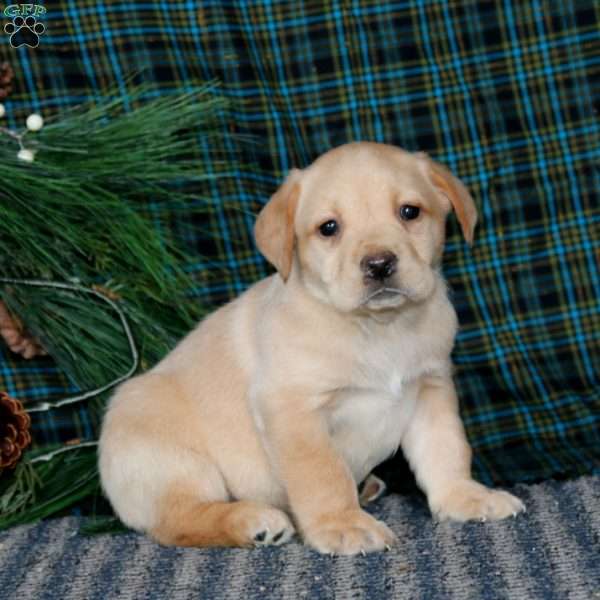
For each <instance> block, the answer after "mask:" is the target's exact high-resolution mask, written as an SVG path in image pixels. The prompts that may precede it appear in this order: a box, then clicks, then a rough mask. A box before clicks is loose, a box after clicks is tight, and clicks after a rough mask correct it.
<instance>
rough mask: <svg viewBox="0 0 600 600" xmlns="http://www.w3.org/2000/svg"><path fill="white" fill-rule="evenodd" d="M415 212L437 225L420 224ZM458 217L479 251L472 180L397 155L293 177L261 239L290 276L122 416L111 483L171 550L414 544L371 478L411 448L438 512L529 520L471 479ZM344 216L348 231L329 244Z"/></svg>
mask: <svg viewBox="0 0 600 600" xmlns="http://www.w3.org/2000/svg"><path fill="white" fill-rule="evenodd" d="M404 204H410V205H413V206H419V207H420V209H421V213H420V215H419V217H418V218H417V219H414V220H410V221H405V220H402V219H401V218H400V217H399V210H400V207H401V206H402V205H404ZM451 208H454V210H455V212H456V214H457V216H458V218H459V220H460V222H461V226H462V228H463V231H464V233H465V237H466V238H467V239H468V240H469V241H470V240H471V239H472V236H473V229H474V226H475V221H476V211H475V206H474V204H473V201H472V199H471V197H470V196H469V194H468V192H467V191H466V189H465V188H464V186H463V185H462V184H461V183H460V182H459V181H458V180H457V179H456V178H455V177H454V176H452V175H451V174H450V173H449V172H448V171H447V170H446V169H444V168H443V167H441V165H438V164H437V163H434V162H433V161H431V160H430V159H428V158H427V156H425V155H423V154H410V153H408V152H405V151H403V150H401V149H399V148H395V147H392V146H385V145H381V144H372V143H356V144H348V145H345V146H341V147H339V148H336V149H334V150H332V151H330V152H328V153H327V154H325V155H323V156H321V157H320V158H319V159H318V160H317V161H315V162H314V163H313V164H312V165H311V166H310V167H308V168H307V169H304V170H302V171H298V170H293V171H292V173H290V175H289V177H288V179H287V180H286V181H285V182H284V184H283V185H282V187H281V188H280V189H279V190H278V192H277V193H276V194H275V195H274V196H273V198H272V199H271V201H270V202H269V203H268V204H267V205H266V207H265V208H264V209H263V211H262V212H261V214H260V215H259V218H258V220H257V225H256V238H257V243H258V246H259V248H260V249H261V251H262V252H263V254H264V255H265V256H266V257H267V258H268V259H269V260H270V261H271V262H272V263H273V264H274V265H275V266H276V267H277V269H278V271H279V273H278V274H275V275H273V276H271V277H268V278H267V279H265V280H263V281H260V282H258V283H257V284H256V285H254V286H252V287H251V288H250V289H249V290H247V291H246V292H245V293H244V294H242V295H241V296H240V297H239V298H237V299H236V300H234V301H233V302H231V303H229V304H227V305H226V306H224V307H222V308H221V309H219V310H217V311H216V312H215V313H213V314H212V315H210V316H209V317H208V318H206V319H205V320H204V321H203V322H201V323H200V324H199V325H198V327H197V328H196V329H195V330H194V331H192V332H191V333H190V334H189V335H188V336H187V337H186V338H185V339H184V340H183V341H182V342H181V343H180V344H179V345H178V346H177V347H176V348H175V349H174V350H173V352H171V353H170V354H169V355H168V356H167V357H166V358H165V359H164V360H163V361H162V362H160V363H159V364H158V365H157V366H156V367H154V368H153V369H151V370H150V371H149V372H148V373H146V374H144V375H141V376H138V377H135V378H134V379H132V380H130V381H128V382H127V383H125V384H124V385H122V386H121V387H120V388H119V389H118V390H117V392H116V394H115V395H114V397H113V399H112V401H111V402H110V406H109V409H108V412H107V414H106V418H105V422H104V426H103V430H102V435H101V440H100V473H101V477H102V484H103V487H104V490H105V492H106V494H107V496H108V498H109V499H110V501H111V503H112V505H113V506H114V508H115V510H116V512H117V514H118V515H119V516H120V518H121V519H122V520H123V521H124V522H125V523H126V524H127V525H129V526H131V527H133V528H135V529H139V530H141V531H146V532H148V533H149V534H150V535H151V536H153V537H154V538H155V539H157V540H158V541H160V542H163V543H166V544H186V545H249V544H254V543H261V544H268V543H276V544H278V543H283V542H285V541H287V540H288V539H289V538H290V537H291V536H292V535H293V533H294V531H295V529H298V530H299V532H300V534H301V535H302V537H303V539H304V540H305V542H306V543H307V544H309V545H311V546H312V547H314V548H316V549H317V550H319V551H320V552H330V553H342V554H353V553H357V552H360V551H365V552H369V551H374V550H380V549H383V548H385V547H386V546H387V545H390V544H392V543H393V542H394V534H393V533H392V532H391V531H390V529H388V527H387V526H386V525H384V524H383V523H381V522H379V521H377V520H375V519H374V518H373V517H372V516H370V515H369V514H367V513H366V512H364V511H363V510H362V509H361V508H360V506H359V499H358V496H357V484H359V483H360V482H362V481H363V480H365V478H366V477H367V476H368V475H369V473H370V471H371V469H373V468H374V467H375V466H376V465H377V464H378V463H380V462H381V461H383V460H384V459H385V458H387V457H388V456H390V455H391V454H392V453H394V452H395V451H396V450H397V449H398V447H401V449H402V450H403V451H404V453H405V455H406V457H407V459H408V461H409V463H410V465H411V467H412V469H413V470H414V472H415V475H416V477H417V481H418V483H419V485H420V486H421V487H422V489H423V491H424V492H425V493H426V495H427V498H428V501H429V505H430V507H431V510H432V511H433V513H435V514H436V515H437V516H438V517H440V518H453V519H459V520H466V519H486V518H488V519H496V518H503V517H506V516H508V515H512V514H515V513H517V512H519V511H521V510H523V508H524V507H523V505H522V503H521V502H520V501H519V500H518V499H517V498H515V497H514V496H511V495H509V494H508V493H506V492H502V491H493V490H489V489H487V488H485V487H484V486H482V485H480V484H478V483H476V482H474V481H473V480H472V479H471V474H470V471H471V450H470V448H469V445H468V443H467V440H466V437H465V433H464V429H463V426H462V423H461V421H460V417H459V412H458V402H457V398H456V394H455V390H454V385H453V382H452V377H451V373H452V366H451V363H450V352H451V349H452V345H453V342H454V337H455V334H456V329H457V319H456V315H455V312H454V310H453V308H452V306H451V304H450V302H449V300H448V298H447V294H446V286H445V284H444V281H443V279H442V276H441V275H440V270H439V264H440V259H441V255H442V250H443V243H444V221H445V217H446V214H447V213H448V211H449V210H450V209H451ZM331 219H336V220H337V222H338V223H339V225H340V231H339V233H338V234H337V235H335V236H332V237H324V236H323V235H321V233H320V232H319V226H320V225H321V224H322V223H324V222H326V221H328V220H331ZM383 251H387V252H391V253H393V254H394V255H396V256H397V259H398V260H397V270H396V273H394V274H393V275H392V276H391V277H390V278H389V280H387V281H386V283H385V285H384V284H383V283H379V282H373V281H370V280H367V278H366V276H365V272H364V269H361V266H360V265H361V260H362V259H363V258H364V257H365V256H372V255H374V254H375V255H376V254H377V253H381V252H383ZM383 287H386V288H388V287H389V288H393V289H394V290H396V291H395V292H387V293H385V292H383V291H381V290H379V291H381V293H379V292H378V289H379V288H382V289H383Z"/></svg>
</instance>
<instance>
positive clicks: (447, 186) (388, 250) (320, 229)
mask: <svg viewBox="0 0 600 600" xmlns="http://www.w3.org/2000/svg"><path fill="white" fill-rule="evenodd" d="M451 208H454V211H455V212H456V215H457V218H458V220H459V222H460V225H461V227H462V231H463V234H464V236H465V238H466V239H467V241H468V242H469V243H470V242H471V241H472V239H473V230H474V228H475V223H476V221H477V212H476V209H475V205H474V203H473V200H472V198H471V196H470V195H469V192H468V191H467V190H466V188H465V187H464V185H463V184H462V183H461V182H460V181H459V180H458V179H457V178H456V177H454V176H453V175H452V174H451V173H450V172H449V171H448V170H447V169H446V168H445V167H443V166H442V165H440V164H438V163H436V162H434V161H432V160H431V159H429V158H428V157H427V156H426V155H425V154H422V153H417V154H411V153H409V152H405V151H404V150H401V149H400V148H396V147H394V146H388V145H384V144H374V143H365V142H361V143H353V144H347V145H344V146H340V147H338V148H335V149H333V150H331V151H329V152H327V153H326V154H324V155H322V156H321V157H319V158H318V159H317V160H316V161H315V162H314V163H313V164H312V165H310V166H309V167H308V168H306V169H304V170H301V171H300V170H298V169H293V170H292V171H291V173H290V174H289V176H288V177H287V179H286V180H285V182H284V183H283V185H282V186H281V187H280V188H279V190H277V192H276V193H275V194H274V195H273V197H272V198H271V200H270V201H269V202H268V203H267V205H266V206H265V207H264V208H263V210H262V211H261V213H260V214H259V216H258V219H257V222H256V226H255V236H256V241H257V244H258V247H259V249H260V251H261V252H262V253H263V255H264V256H265V257H266V258H267V260H269V261H270V262H271V263H272V264H273V265H274V266H275V267H276V268H277V270H278V271H279V274H280V275H281V277H282V278H283V280H284V281H287V279H288V277H289V276H290V273H291V272H292V271H294V272H295V273H296V274H297V275H298V278H299V280H300V281H301V282H302V283H303V284H304V285H305V286H306V288H307V289H308V290H309V291H310V292H311V293H312V294H313V295H315V296H316V297H318V298H320V299H321V300H323V301H325V302H327V303H329V304H332V305H334V306H335V307H337V308H338V309H339V310H342V311H354V310H374V311H375V310H386V309H387V310H389V309H395V308H399V307H401V306H403V305H404V304H406V303H415V302H421V301H423V300H425V299H426V298H428V297H429V296H430V295H431V294H432V292H433V290H434V288H435V282H436V277H437V274H436V270H437V266H438V265H439V261H440V259H441V256H442V251H443V246H444V231H445V219H446V215H447V214H448V212H449V211H450V209H451Z"/></svg>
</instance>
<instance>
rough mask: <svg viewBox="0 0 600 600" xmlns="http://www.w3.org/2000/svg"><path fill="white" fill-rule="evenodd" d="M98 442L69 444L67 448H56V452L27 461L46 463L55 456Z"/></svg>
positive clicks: (95, 444)
mask: <svg viewBox="0 0 600 600" xmlns="http://www.w3.org/2000/svg"><path fill="white" fill-rule="evenodd" d="M97 445H98V442H96V441H93V442H81V443H80V444H70V445H68V446H62V448H57V449H56V450H52V452H48V453H46V454H42V455H40V456H36V457H35V458H31V459H29V462H30V463H36V462H48V461H50V460H52V459H53V458H54V457H55V456H56V455H57V454H62V453H63V452H70V451H71V450H78V449H79V448H86V447H87V446H97Z"/></svg>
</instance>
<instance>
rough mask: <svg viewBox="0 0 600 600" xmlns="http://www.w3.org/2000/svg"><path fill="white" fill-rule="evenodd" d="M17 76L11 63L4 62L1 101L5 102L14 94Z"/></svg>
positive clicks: (1, 66)
mask: <svg viewBox="0 0 600 600" xmlns="http://www.w3.org/2000/svg"><path fill="white" fill-rule="evenodd" d="M14 76H15V72H14V71H13V68H12V67H11V66H10V63H7V62H3V63H2V64H1V65H0V100H3V99H4V98H6V96H8V95H9V94H10V93H11V92H12V80H13V77H14Z"/></svg>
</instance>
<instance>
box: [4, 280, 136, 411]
mask: <svg viewBox="0 0 600 600" xmlns="http://www.w3.org/2000/svg"><path fill="white" fill-rule="evenodd" d="M0 283H9V284H14V285H28V286H32V287H47V288H55V289H59V290H69V291H72V292H82V293H85V294H92V295H93V296H96V297H97V298H100V299H101V300H104V301H105V302H107V303H108V304H109V305H110V306H111V307H112V308H113V309H114V310H115V311H116V312H117V314H118V315H119V319H120V320H121V325H122V326H123V331H124V332H125V335H126V336H127V342H128V343H129V351H130V353H131V362H132V365H131V367H130V368H129V370H128V371H127V373H125V374H124V375H121V376H120V377H117V378H116V379H114V380H113V381H111V382H109V383H107V384H105V385H103V386H102V387H99V388H96V389H95V390H90V391H89V392H84V393H83V394H78V395H77V396H71V397H69V398H63V399H62V400H57V401H56V402H40V403H39V404H34V405H33V406H31V407H29V406H27V407H26V409H27V412H44V411H47V410H50V409H52V408H58V407H60V406H66V405H67V404H74V403H75V402H81V401H83V400H87V399H88V398H93V397H94V396H98V395H99V394H101V393H102V392H105V391H106V390H109V389H110V388H112V387H114V386H116V385H118V384H119V383H121V382H122V381H125V380H126V379H129V378H130V377H131V376H132V375H133V374H134V373H135V371H136V370H137V368H138V366H139V362H140V357H139V353H138V349H137V346H136V345H135V340H134V339H133V335H132V333H131V329H130V327H129V323H128V322H127V317H126V316H125V313H124V312H123V310H122V309H121V308H120V307H119V305H118V304H117V303H116V302H114V301H113V300H111V299H110V298H107V297H106V296H105V295H104V294H101V293H100V292H97V291H96V290H93V289H91V288H86V287H83V286H80V285H72V284H69V283H57V282H54V281H44V280H42V279H12V278H10V277H0Z"/></svg>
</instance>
